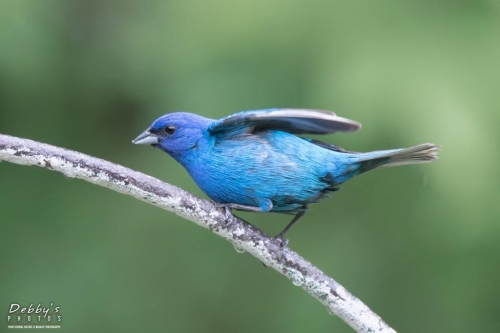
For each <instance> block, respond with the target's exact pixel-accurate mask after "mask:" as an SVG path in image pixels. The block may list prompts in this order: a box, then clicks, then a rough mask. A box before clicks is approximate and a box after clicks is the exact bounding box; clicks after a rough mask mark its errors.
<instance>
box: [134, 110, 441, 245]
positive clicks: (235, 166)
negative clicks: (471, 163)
mask: <svg viewBox="0 0 500 333" xmlns="http://www.w3.org/2000/svg"><path fill="white" fill-rule="evenodd" d="M360 127H361V125H360V124H358V123H356V122H354V121H352V120H349V119H345V118H341V117H338V116H336V115H335V114H334V113H331V112H323V111H315V110H298V109H269V110H255V111H244V112H240V113H236V114H234V115H231V116H228V117H226V118H223V119H220V120H213V119H208V118H205V117H202V116H199V115H195V114H192V113H186V112H177V113H171V114H167V115H165V116H162V117H160V118H158V119H157V120H155V121H154V122H153V124H152V125H151V126H150V127H149V128H148V129H147V130H146V131H144V132H143V133H142V134H141V135H139V137H137V138H136V139H135V140H134V141H133V142H134V143H137V144H151V145H153V146H156V147H158V148H160V149H162V150H163V151H165V152H167V153H168V154H169V155H171V156H172V157H173V158H174V159H176V160H177V162H179V163H180V164H182V165H183V166H184V168H186V170H187V171H188V172H189V174H190V175H191V177H192V178H193V179H194V181H195V182H196V183H197V184H198V186H199V187H200V188H201V189H202V190H203V192H205V193H206V194H207V195H208V196H209V197H210V198H211V199H212V200H214V201H215V202H216V203H219V204H223V205H226V207H227V208H235V209H239V210H248V211H261V212H277V213H289V214H296V218H295V219H294V220H293V221H292V223H291V224H290V225H289V226H288V227H287V228H286V229H285V230H284V231H283V232H282V233H281V234H280V235H278V236H279V237H280V238H282V237H283V234H284V232H286V230H288V229H289V227H291V225H292V224H293V223H294V222H295V221H296V220H297V219H298V218H300V217H301V216H302V215H303V214H304V212H305V211H306V209H307V206H308V205H309V204H310V203H316V202H319V201H320V200H321V199H322V198H324V197H325V195H326V194H328V193H329V192H331V191H334V190H335V189H336V186H338V185H339V184H342V183H343V182H345V181H347V180H349V179H351V178H352V177H354V176H356V175H358V174H360V173H363V172H366V171H368V170H371V169H374V168H378V167H387V166H396V165H404V164H415V163H423V162H429V161H432V160H434V159H436V158H437V150H438V148H437V147H436V146H435V145H434V144H422V145H419V146H415V147H411V148H407V149H395V150H385V151H376V152H370V153H357V152H349V151H345V150H343V149H342V148H339V147H336V146H333V145H329V144H326V143H323V142H320V141H316V140H311V139H308V138H302V137H299V136H296V135H295V134H306V133H313V134H327V133H334V132H337V131H343V132H350V131H355V130H357V129H359V128H360Z"/></svg>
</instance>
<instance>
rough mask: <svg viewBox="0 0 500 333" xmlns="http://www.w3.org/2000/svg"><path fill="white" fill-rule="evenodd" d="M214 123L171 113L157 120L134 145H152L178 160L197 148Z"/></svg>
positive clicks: (184, 113)
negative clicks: (209, 126) (210, 125)
mask: <svg viewBox="0 0 500 333" xmlns="http://www.w3.org/2000/svg"><path fill="white" fill-rule="evenodd" d="M212 121H213V120H212V119H208V118H205V117H202V116H198V115H196V114H192V113H187V112H175V113H169V114H166V115H164V116H162V117H160V118H158V119H156V120H155V121H154V122H153V123H152V124H151V126H150V127H149V128H147V129H146V130H145V131H144V132H142V133H141V134H140V135H139V136H138V137H137V138H135V139H134V140H133V141H132V143H135V144H138V145H141V144H142V145H152V146H153V147H157V148H160V149H161V150H163V151H165V152H167V153H168V154H170V155H172V157H174V158H176V159H178V158H180V157H181V156H182V155H183V154H185V153H186V152H187V151H190V150H192V149H193V148H195V147H197V144H198V141H199V140H200V139H201V138H203V135H204V132H205V130H206V129H207V127H208V125H209V124H210V123H211V122H212Z"/></svg>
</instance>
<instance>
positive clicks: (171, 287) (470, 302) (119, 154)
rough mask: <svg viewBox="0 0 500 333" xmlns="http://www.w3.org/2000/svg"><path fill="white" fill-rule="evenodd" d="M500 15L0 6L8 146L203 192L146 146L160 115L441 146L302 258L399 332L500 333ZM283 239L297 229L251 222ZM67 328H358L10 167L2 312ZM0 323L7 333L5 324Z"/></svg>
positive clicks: (365, 141)
mask: <svg viewBox="0 0 500 333" xmlns="http://www.w3.org/2000/svg"><path fill="white" fill-rule="evenodd" d="M499 41H500V3H499V2H498V1H494V0H491V1H480V0H476V1H409V2H406V1H397V0H378V1H306V0H304V1H290V0H289V1H275V0H266V1H264V0H253V1H229V0H227V1H181V0H178V1H98V0H93V1H89V0H79V1H48V0H46V1H33V0H32V1H21V0H12V1H6V0H2V1H0V133H4V134H10V135H15V136H20V137H26V138H30V139H34V140H39V141H43V142H47V143H50V144H53V145H57V146H62V147H66V148H69V149H73V150H77V151H81V152H83V153H86V154H90V155H94V156H97V157H100V158H104V159H107V160H110V161H112V162H115V163H119V164H122V165H125V166H127V167H130V168H133V169H136V170H139V171H142V172H145V173H147V174H150V175H153V176H155V177H157V178H160V179H162V180H164V181H167V182H170V183H172V184H175V185H178V186H180V187H182V188H184V189H186V190H188V191H191V192H193V193H195V194H197V195H200V196H203V197H204V195H203V194H202V193H201V191H200V190H199V189H198V188H197V186H196V185H195V184H194V183H193V181H192V180H191V179H190V178H189V176H188V175H187V173H186V172H185V171H184V170H183V169H182V168H181V167H180V166H179V165H178V164H177V163H176V162H175V161H174V160H173V159H171V158H169V157H168V156H167V155H166V154H162V153H161V152H159V151H157V150H153V149H150V148H147V147H142V146H134V145H132V144H131V140H132V139H133V138H134V137H135V136H136V135H137V134H139V133H140V132H141V131H142V130H144V128H146V127H147V126H149V124H150V123H151V122H152V121H153V120H154V119H155V118H156V117H158V116H160V115H162V114H165V113H168V112H173V111H178V110H183V111H191V112H195V113H199V114H202V115H204V116H208V117H213V118H219V117H223V116H225V115H228V114H231V113H233V112H236V111H240V110H246V109H258V108H269V107H295V108H316V109H326V110H334V111H336V112H337V113H338V114H339V115H341V116H344V117H347V118H351V119H354V120H357V121H359V122H361V123H362V124H363V130H362V131H360V132H358V133H356V134H337V135H333V136H328V137H322V138H321V139H322V140H325V141H328V142H330V143H335V144H337V145H339V146H341V147H344V148H346V149H350V150H356V151H369V150H378V149H386V148H387V149H388V148H397V147H407V146H411V145H415V144H419V143H423V142H435V143H438V144H440V145H442V155H441V159H440V160H439V161H437V162H435V163H432V164H428V165H419V166H409V167H402V168H395V169H385V170H380V171H375V172H370V173H368V174H365V175H362V176H360V177H357V178H356V179H354V180H352V181H350V182H348V183H347V184H345V185H344V186H343V190H342V191H341V192H339V193H336V194H334V198H333V199H329V200H325V201H323V202H322V203H321V204H318V205H314V206H313V207H312V209H311V212H310V213H308V214H307V215H306V217H305V218H304V219H303V220H302V221H301V222H300V223H299V224H298V225H297V226H296V227H294V228H293V229H292V231H291V232H290V233H289V234H288V238H289V239H290V246H291V248H292V249H293V250H295V251H297V252H299V253H300V254H301V255H303V256H304V257H305V258H306V259H308V260H310V261H311V262H312V263H314V264H315V265H317V266H318V267H319V268H321V269H322V270H324V271H325V272H326V273H327V274H329V275H330V276H332V277H333V278H334V279H336V280H337V281H339V282H340V283H341V284H343V285H344V286H345V287H346V288H347V289H348V290H350V291H351V292H352V293H353V294H354V295H356V296H357V297H359V298H360V299H361V300H363V302H365V303H366V304H367V305H368V306H369V307H370V308H372V309H373V310H374V311H375V312H376V313H378V314H379V315H380V316H381V317H382V318H383V319H384V320H385V321H386V322H387V323H389V324H390V325H391V326H392V327H394V328H395V329H396V330H398V331H401V332H452V331H453V332H494V331H498V327H499V326H500V284H499V281H500V261H499V258H500V242H499V238H500V237H499V236H500V202H499V195H498V186H499V183H500V176H499V174H500V173H499V172H498V165H499V163H500V157H499V152H498V148H499V142H500V134H499V131H498V127H499V124H500V113H499V105H500V93H499V89H500V43H499ZM243 217H244V218H246V219H247V220H249V221H251V222H252V223H254V224H255V225H256V226H258V227H259V228H261V229H263V230H265V231H266V232H268V233H270V234H276V233H277V232H279V231H280V230H281V229H282V228H283V227H284V226H285V225H286V223H287V222H288V220H289V217H288V216H280V215H275V214H269V215H264V214H244V215H243ZM12 302H15V303H21V304H22V305H25V306H27V305H29V304H30V303H35V305H36V304H37V303H42V305H45V306H47V305H48V304H49V303H50V302H54V303H55V304H57V305H59V306H61V313H62V315H63V324H62V329H61V331H65V332H110V331H117V332H118V331H119V332H145V331H152V332H160V331H164V332H304V331H306V330H307V331H311V332H319V331H335V332H351V329H350V328H349V327H348V326H347V325H346V324H345V323H343V322H342V321H341V320H340V319H338V318H336V317H333V316H331V315H329V314H328V312H327V311H326V310H325V308H324V307H323V306H322V305H321V304H319V303H318V302H317V301H316V300H314V299H313V298H311V297H310V296H309V295H307V294H306V293H305V292H303V291H302V290H301V289H300V288H297V287H295V286H293V284H291V283H290V282H289V281H288V280H287V279H286V278H285V277H283V276H281V275H280V274H278V273H276V272H275V271H273V270H271V269H265V268H263V267H262V265H261V263H260V262H258V261H257V260H256V259H254V258H253V257H251V256H250V255H248V254H238V253H237V252H236V251H235V250H234V249H233V247H232V245H231V244H230V243H228V242H226V241H224V240H222V239H221V238H219V237H216V236H214V235H213V234H211V233H210V232H209V231H207V230H205V229H202V228H200V227H197V226H195V225H194V224H193V223H191V222H188V221H186V220H183V219H181V218H179V217H177V216H176V215H174V214H172V213H168V212H165V211H162V210H160V209H158V208H155V207H153V206H150V205H147V204H145V203H143V202H139V201H137V200H135V199H132V198H131V197H128V196H124V195H121V194H117V193H115V192H112V191H109V190H108V189H105V188H100V187H97V186H94V185H91V184H89V183H86V182H83V181H79V180H68V179H66V178H64V177H63V176H62V175H61V174H59V173H54V172H49V171H47V170H43V169H40V168H34V167H23V166H18V165H13V164H10V163H6V162H3V163H1V164H0V313H1V314H2V315H4V314H5V317H6V315H7V312H8V308H9V306H10V304H11V303H12ZM3 322H4V324H0V331H4V330H6V328H7V323H6V321H5V319H3Z"/></svg>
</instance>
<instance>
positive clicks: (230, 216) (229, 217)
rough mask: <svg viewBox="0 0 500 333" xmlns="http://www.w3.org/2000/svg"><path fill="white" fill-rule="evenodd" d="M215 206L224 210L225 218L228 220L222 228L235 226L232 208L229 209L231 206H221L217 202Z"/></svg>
mask: <svg viewBox="0 0 500 333" xmlns="http://www.w3.org/2000/svg"><path fill="white" fill-rule="evenodd" d="M214 205H215V206H216V207H219V208H224V218H225V219H226V222H225V223H224V224H223V225H222V226H223V227H229V226H230V225H231V224H233V221H234V220H233V219H234V215H233V213H232V212H231V207H229V205H227V204H220V203H217V202H214Z"/></svg>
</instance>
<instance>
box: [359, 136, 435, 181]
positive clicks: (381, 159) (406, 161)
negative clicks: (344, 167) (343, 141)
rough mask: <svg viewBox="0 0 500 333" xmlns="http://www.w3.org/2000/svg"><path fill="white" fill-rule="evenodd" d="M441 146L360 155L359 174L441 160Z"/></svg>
mask: <svg viewBox="0 0 500 333" xmlns="http://www.w3.org/2000/svg"><path fill="white" fill-rule="evenodd" d="M438 152H439V146H437V145H435V144H433V143H423V144H421V145H418V146H413V147H410V148H404V149H395V150H384V151H374V152H371V153H365V154H361V155H360V159H359V160H358V162H359V163H360V164H361V165H360V168H359V174H361V173H363V172H366V171H368V170H372V169H375V168H388V167H393V166H400V165H410V164H419V163H428V162H432V161H434V160H437V159H438V158H439V154H438Z"/></svg>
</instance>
